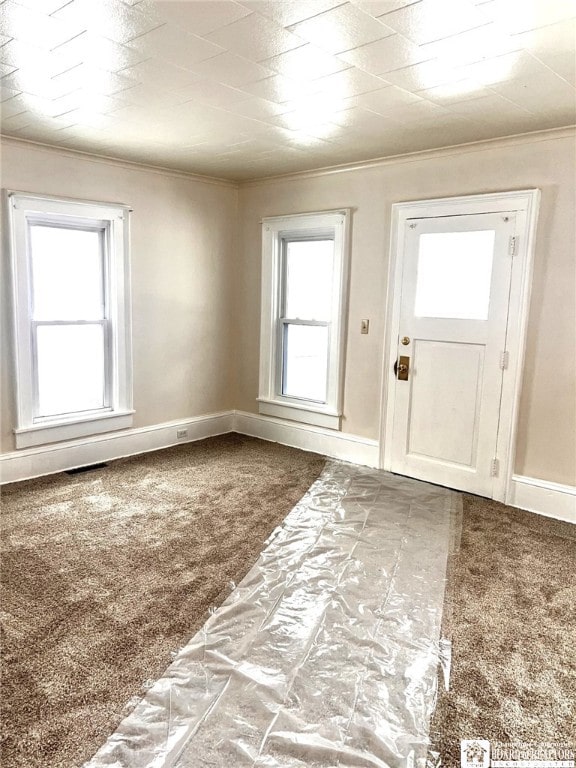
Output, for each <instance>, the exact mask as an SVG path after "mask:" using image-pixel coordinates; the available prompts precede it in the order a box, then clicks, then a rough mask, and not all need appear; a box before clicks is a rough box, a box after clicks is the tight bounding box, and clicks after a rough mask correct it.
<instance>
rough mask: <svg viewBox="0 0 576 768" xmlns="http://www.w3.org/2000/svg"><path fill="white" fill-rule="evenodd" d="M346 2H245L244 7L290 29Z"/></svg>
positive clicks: (301, 0) (283, 0)
mask: <svg viewBox="0 0 576 768" xmlns="http://www.w3.org/2000/svg"><path fill="white" fill-rule="evenodd" d="M344 2H345V0H243V2H242V5H244V6H246V7H247V8H250V9H251V10H252V11H257V12H258V13H261V14H262V15H263V16H267V17H268V18H270V19H274V21H275V22H277V23H278V24H280V25H281V26H283V27H289V26H290V25H291V24H296V23H297V22H299V21H303V20H304V19H309V18H311V17H312V16H316V15H317V14H319V13H322V12H323V11H327V10H328V9H330V8H336V7H337V6H339V5H343V3H344Z"/></svg>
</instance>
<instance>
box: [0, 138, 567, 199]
mask: <svg viewBox="0 0 576 768" xmlns="http://www.w3.org/2000/svg"><path fill="white" fill-rule="evenodd" d="M575 131H576V125H567V126H563V127H560V128H546V129H545V130H542V131H529V132H527V133H516V134H513V135H511V136H498V137H496V138H493V139H482V140H481V141H471V142H467V143H465V144H451V145H449V146H446V147H436V148H433V149H423V150H418V151H416V152H404V153H400V154H397V155H387V156H385V157H376V158H372V159H370V160H362V161H359V162H355V163H341V164H338V165H328V166H324V167H322V168H315V169H311V170H307V171H294V172H293V173H284V174H278V175H276V176H265V177H261V178H257V179H246V180H244V181H242V180H239V181H234V180H232V179H222V178H219V177H216V176H203V175H202V174H198V173H191V172H189V171H181V170H177V169H175V168H166V167H165V166H160V165H150V164H147V163H139V162H136V161H133V160H123V159H122V158H119V157H111V156H108V155H101V154H96V153H93V152H84V151H82V150H80V149H68V148H66V147H61V146H57V145H55V144H46V143H43V142H39V141H31V140H30V139H20V138H17V137H15V136H8V135H6V134H0V146H1V145H2V144H4V145H7V146H15V147H22V148H25V149H30V150H36V151H44V152H49V153H57V154H59V155H61V156H62V157H73V158H77V159H82V160H86V161H88V162H94V163H101V164H104V165H111V166H113V167H116V168H126V169H128V170H133V171H144V172H147V173H157V174H160V175H162V176H172V177H175V178H180V179H187V180H189V181H197V182H201V183H204V184H215V185H217V186H223V187H228V188H231V189H244V188H250V187H258V186H261V185H265V184H274V183H276V182H278V181H299V180H303V179H314V178H319V177H321V176H331V175H334V174H337V173H350V172H353V171H362V170H366V169H368V168H379V167H382V166H386V165H395V164H398V163H411V162H417V161H420V160H433V159H435V158H439V157H440V158H441V157H449V156H451V155H459V154H465V153H469V152H483V151H486V150H489V149H493V148H494V147H507V146H518V145H521V144H530V143H533V142H538V141H554V140H558V139H563V138H573V137H574V136H575V135H576V134H575Z"/></svg>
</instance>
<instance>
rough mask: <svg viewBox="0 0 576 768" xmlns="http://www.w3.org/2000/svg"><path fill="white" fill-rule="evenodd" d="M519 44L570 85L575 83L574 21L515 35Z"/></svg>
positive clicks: (575, 47) (575, 22)
mask: <svg viewBox="0 0 576 768" xmlns="http://www.w3.org/2000/svg"><path fill="white" fill-rule="evenodd" d="M515 38H516V39H517V40H518V41H519V42H520V43H521V45H522V46H523V47H524V48H525V49H526V50H527V51H529V52H530V53H531V54H532V55H533V56H536V57H537V58H538V59H539V61H541V62H543V63H544V64H546V66H547V67H550V69H553V70H554V71H555V72H556V73H557V74H558V75H560V77H563V78H564V79H565V80H567V81H568V82H569V83H570V84H571V85H576V21H575V20H574V19H570V20H568V21H563V22H560V23H558V24H552V25H550V26H549V27H543V28H541V29H537V30H533V31H531V32H525V33H524V34H521V35H515Z"/></svg>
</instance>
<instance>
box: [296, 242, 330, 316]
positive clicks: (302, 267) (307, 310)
mask: <svg viewBox="0 0 576 768" xmlns="http://www.w3.org/2000/svg"><path fill="white" fill-rule="evenodd" d="M333 266H334V241H333V240H289V241H288V242H287V243H286V288H285V290H286V300H285V308H284V316H285V317H289V318H292V319H299V320H329V319H330V313H331V311H332V273H333Z"/></svg>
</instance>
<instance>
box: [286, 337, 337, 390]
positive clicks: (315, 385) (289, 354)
mask: <svg viewBox="0 0 576 768" xmlns="http://www.w3.org/2000/svg"><path fill="white" fill-rule="evenodd" d="M327 374H328V328H327V327H326V326H324V325H292V324H286V325H285V326H284V370H283V376H282V394H283V395H286V396H288V397H301V398H304V399H306V400H315V401H316V402H320V403H325V402H326V385H327Z"/></svg>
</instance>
